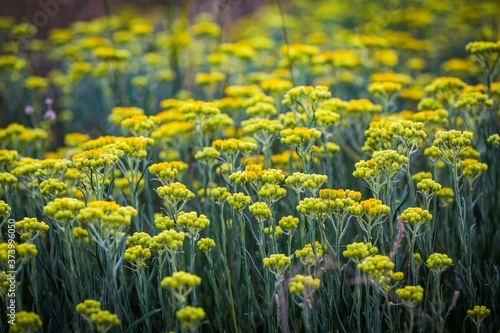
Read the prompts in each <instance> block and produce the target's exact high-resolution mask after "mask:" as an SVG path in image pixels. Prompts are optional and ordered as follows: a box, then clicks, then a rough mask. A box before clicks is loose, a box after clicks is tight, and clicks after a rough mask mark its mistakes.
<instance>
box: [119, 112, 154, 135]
mask: <svg viewBox="0 0 500 333" xmlns="http://www.w3.org/2000/svg"><path fill="white" fill-rule="evenodd" d="M120 124H121V125H122V127H123V128H125V129H127V130H129V131H130V132H131V133H132V134H133V135H135V136H138V137H141V136H142V137H149V136H150V135H151V133H153V131H154V130H155V129H156V128H157V127H158V125H159V124H160V118H158V117H156V116H149V117H148V116H145V115H136V116H132V117H129V118H126V119H124V120H123V121H122V122H121V123H120Z"/></svg>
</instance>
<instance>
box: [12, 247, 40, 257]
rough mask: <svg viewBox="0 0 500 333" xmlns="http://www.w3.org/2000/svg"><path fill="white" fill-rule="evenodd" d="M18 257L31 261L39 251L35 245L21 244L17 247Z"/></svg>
mask: <svg viewBox="0 0 500 333" xmlns="http://www.w3.org/2000/svg"><path fill="white" fill-rule="evenodd" d="M16 252H17V255H18V256H19V258H20V259H21V260H29V259H31V258H34V257H36V256H37V254H38V249H37V247H36V245H35V244H31V243H21V244H17V245H16Z"/></svg>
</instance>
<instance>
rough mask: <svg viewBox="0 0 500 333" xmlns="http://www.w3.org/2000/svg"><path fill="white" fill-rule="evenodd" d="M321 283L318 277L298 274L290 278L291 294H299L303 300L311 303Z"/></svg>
mask: <svg viewBox="0 0 500 333" xmlns="http://www.w3.org/2000/svg"><path fill="white" fill-rule="evenodd" d="M320 284H321V281H320V280H319V279H318V278H314V277H312V276H304V275H301V274H297V275H295V276H294V277H293V278H291V279H290V287H289V288H290V289H289V290H290V294H292V295H295V296H297V297H298V298H299V299H300V300H301V301H302V302H306V303H309V302H310V301H311V298H312V296H313V295H314V293H315V292H316V290H318V289H319V286H320Z"/></svg>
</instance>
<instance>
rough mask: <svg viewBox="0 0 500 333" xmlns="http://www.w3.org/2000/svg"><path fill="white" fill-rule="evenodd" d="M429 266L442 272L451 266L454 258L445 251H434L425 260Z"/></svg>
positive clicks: (434, 270) (437, 271)
mask: <svg viewBox="0 0 500 333" xmlns="http://www.w3.org/2000/svg"><path fill="white" fill-rule="evenodd" d="M425 263H426V264H427V267H428V268H429V269H430V270H432V271H433V272H435V273H442V272H443V271H444V270H445V269H446V268H448V266H451V264H452V263H453V260H451V258H448V255H446V254H443V253H433V254H431V255H430V256H429V258H427V261H426V262H425Z"/></svg>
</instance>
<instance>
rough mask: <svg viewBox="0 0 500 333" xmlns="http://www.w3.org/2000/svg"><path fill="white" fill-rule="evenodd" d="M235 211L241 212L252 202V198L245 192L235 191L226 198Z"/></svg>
mask: <svg viewBox="0 0 500 333" xmlns="http://www.w3.org/2000/svg"><path fill="white" fill-rule="evenodd" d="M226 201H227V203H229V204H230V205H231V207H233V209H234V210H235V211H238V212H241V211H243V210H244V209H245V208H246V207H247V206H248V205H250V204H251V203H252V198H250V197H249V196H247V195H245V194H243V193H234V194H231V195H229V196H228V197H227V198H226Z"/></svg>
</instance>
